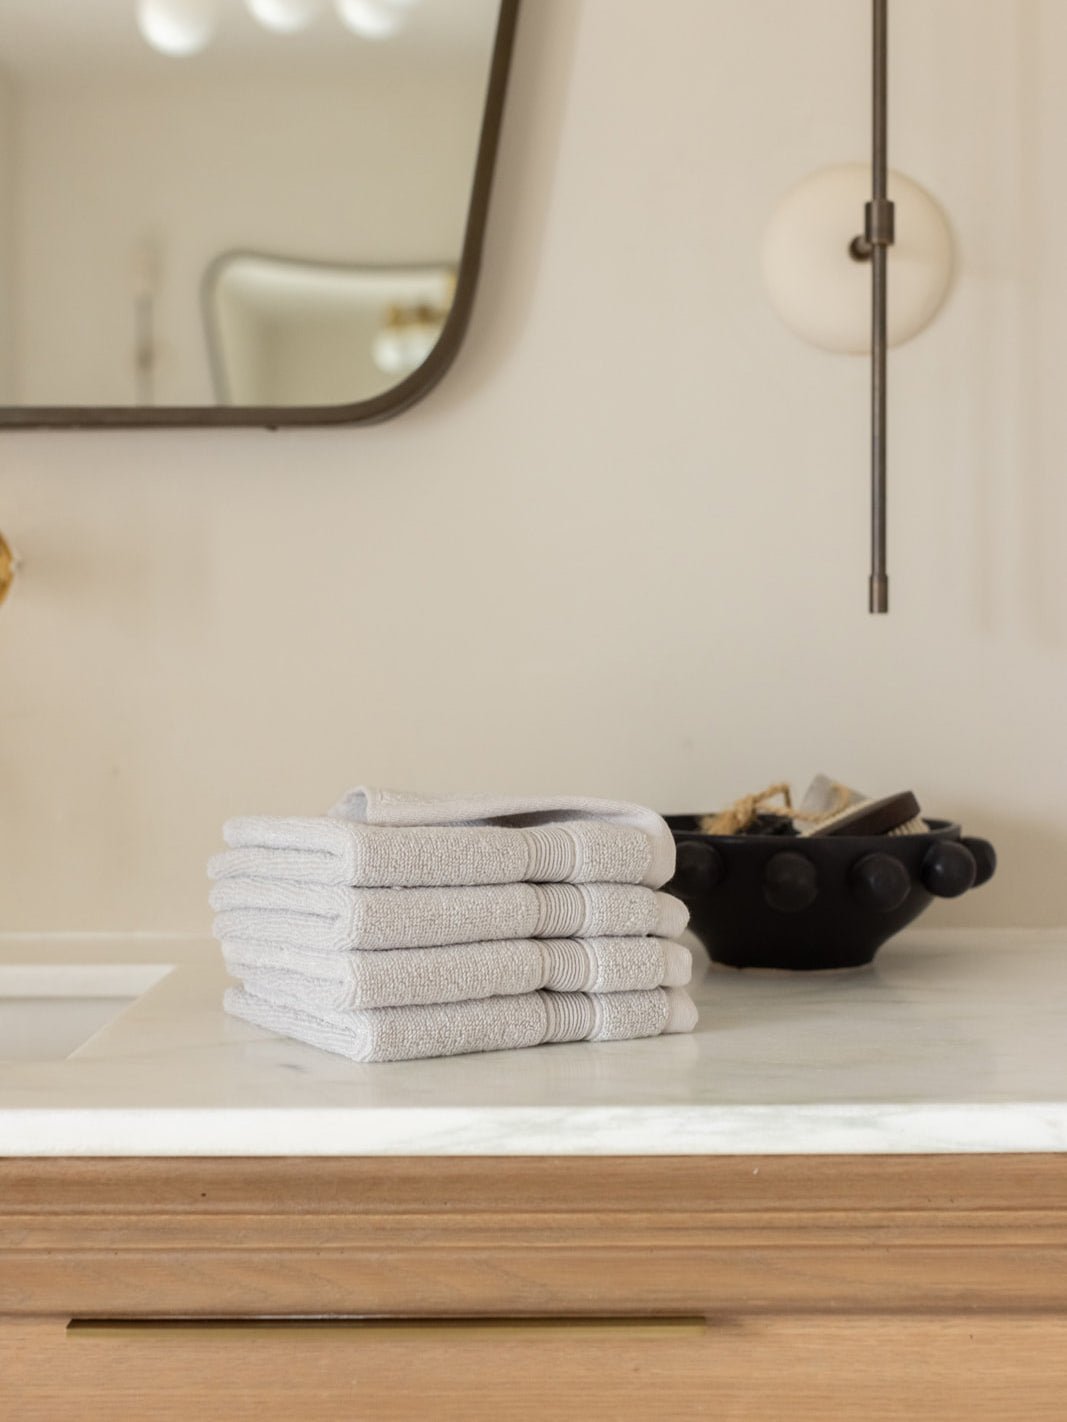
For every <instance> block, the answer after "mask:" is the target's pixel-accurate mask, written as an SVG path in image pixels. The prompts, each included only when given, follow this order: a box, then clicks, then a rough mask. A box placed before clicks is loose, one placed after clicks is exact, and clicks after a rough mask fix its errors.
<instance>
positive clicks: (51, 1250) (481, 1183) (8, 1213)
mask: <svg viewBox="0 0 1067 1422" xmlns="http://www.w3.org/2000/svg"><path fill="white" fill-rule="evenodd" d="M965 1309H997V1310H1000V1311H1016V1312H1032V1311H1034V1310H1055V1309H1067V1163H1065V1161H1064V1159H1063V1158H1062V1157H1055V1156H1038V1157H1004V1156H985V1157H959V1158H950V1157H882V1158H871V1157H862V1158H828V1157H821V1158H820V1157H814V1158H812V1157H802V1158H789V1157H782V1158H771V1159H767V1158H760V1159H756V1160H753V1159H751V1158H749V1159H742V1158H710V1159H709V1158H691V1157H684V1158H679V1159H670V1158H652V1159H647V1158H646V1159H602V1158H597V1159H589V1160H586V1159H573V1158H571V1159H563V1160H528V1159H518V1158H514V1157H509V1158H504V1159H496V1160H493V1159H468V1160H438V1159H434V1160H422V1159H419V1160H344V1161H336V1160H313V1159H312V1160H300V1161H279V1160H247V1159H235V1160H211V1161H191V1160H182V1161H165V1160H139V1161H121V1160H111V1161H78V1160H72V1161H42V1162H32V1161H0V1313H6V1314H8V1315H12V1316H16V1315H34V1314H36V1315H40V1314H61V1313H62V1314H68V1315H69V1314H74V1313H78V1314H84V1315H93V1314H97V1315H99V1314H121V1315H129V1316H138V1315H144V1314H151V1315H159V1314H201V1313H215V1314H226V1315H235V1316H242V1315H256V1314H277V1313H285V1314H288V1313H293V1314H315V1313H383V1314H398V1313H399V1314H428V1315H435V1316H447V1315H450V1314H471V1313H477V1314H483V1313H484V1314H492V1313H512V1314H529V1313H541V1314H543V1313H561V1314H584V1313H589V1312H611V1313H636V1314H641V1313H646V1312H649V1311H652V1312H656V1313H664V1312H671V1313H690V1312H696V1313H701V1314H707V1313H710V1312H715V1311H722V1310H727V1311H730V1312H740V1313H746V1314H750V1313H758V1312H764V1313H778V1312H786V1311H801V1310H802V1311H809V1312H811V1311H817V1312H834V1311H836V1312H849V1311H854V1310H866V1311H874V1312H882V1313H884V1312H889V1311H898V1312H903V1311H907V1310H927V1311H954V1312H959V1311H961V1310H965Z"/></svg>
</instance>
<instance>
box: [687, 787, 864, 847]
mask: <svg viewBox="0 0 1067 1422" xmlns="http://www.w3.org/2000/svg"><path fill="white" fill-rule="evenodd" d="M850 794H851V791H850V790H849V789H848V786H847V785H839V784H838V783H837V782H836V781H835V782H834V802H835V803H834V804H833V805H832V806H831V807H830V809H828V810H823V811H821V812H820V813H819V814H817V815H812V814H808V813H807V812H806V811H803V810H794V809H793V795H792V792H791V790H790V788H789V784H788V782H787V781H785V780H782V781H780V782H779V783H778V784H777V785H768V786H767V788H766V790H761V791H760V792H759V794H757V795H742V796H741V798H740V800H735V801H734V803H733V804H732V805H728V806H727V807H726V809H725V810H720V811H719V812H718V813H717V814H714V815H701V816H700V829H701V831H702V832H703V833H704V834H741V833H742V832H743V831H744V830H746V829H748V827H749V825H750V824H751V823H752V821H753V820H754V819H755V818H756V816H757V815H758V814H759V812H760V810H761V809H765V808H766V807H767V805H768V802H769V801H771V800H776V799H778V798H779V797H781V799H782V801H783V804H782V806H781V808H780V811H779V812H780V813H782V814H784V815H785V816H787V817H788V818H789V819H791V820H804V821H805V822H808V823H811V824H818V823H820V822H821V821H822V820H828V819H829V818H830V816H831V815H836V814H838V813H839V812H840V811H841V810H843V809H844V808H845V806H846V805H847V804H848V802H849V797H850Z"/></svg>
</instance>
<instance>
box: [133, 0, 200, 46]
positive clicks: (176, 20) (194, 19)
mask: <svg viewBox="0 0 1067 1422" xmlns="http://www.w3.org/2000/svg"><path fill="white" fill-rule="evenodd" d="M216 20H217V14H216V0H137V27H138V29H139V30H140V31H141V34H142V35H143V37H144V38H145V39H146V40H147V42H148V43H149V44H150V45H151V46H152V48H153V49H158V50H159V52H160V54H169V55H174V56H175V57H179V58H181V57H184V56H185V55H188V54H196V53H198V51H200V50H202V49H203V48H204V46H205V45H206V44H207V43H208V41H209V40H210V39H211V36H212V35H213V34H214V33H215V24H216Z"/></svg>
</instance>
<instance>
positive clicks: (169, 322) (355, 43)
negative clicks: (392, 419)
mask: <svg viewBox="0 0 1067 1422" xmlns="http://www.w3.org/2000/svg"><path fill="white" fill-rule="evenodd" d="M502 8H503V10H504V11H505V12H507V11H509V10H511V11H513V9H514V5H513V4H509V3H507V0H505V3H504V5H503V7H502V4H501V0H78V3H72V0H4V3H3V5H2V7H0V405H6V406H12V407H40V406H49V407H60V406H62V407H112V408H115V407H129V408H130V409H141V410H156V409H159V408H161V407H168V408H173V407H210V406H224V407H226V408H228V409H231V410H232V409H237V408H239V407H242V406H261V407H265V406H272V407H273V406H318V405H322V406H348V405H352V404H354V403H355V402H361V401H365V400H372V399H375V398H376V397H381V396H382V395H383V394H384V393H385V392H387V391H388V390H390V389H391V388H392V387H395V386H397V385H399V384H400V383H401V382H403V381H405V380H407V379H408V378H409V377H411V375H412V372H413V371H415V370H417V369H418V368H419V367H420V366H421V364H422V363H423V362H424V361H425V360H426V358H427V356H428V355H429V354H430V352H432V351H433V350H434V348H435V346H436V345H437V343H438V341H439V339H440V336H441V332H442V329H443V328H444V326H445V322H446V319H447V317H448V313H449V309H450V307H451V304H452V301H453V296H454V294H455V293H456V290H457V273H459V274H460V288H459V289H460V292H461V293H462V291H463V283H464V277H463V273H462V270H461V266H462V264H461V258H462V255H463V249H464V236H465V231H466V227H467V219H468V209H469V207H470V205H471V198H472V185H473V183H474V178H475V172H476V164H477V163H478V158H479V141H480V136H481V132H482V125H483V119H484V118H485V117H486V106H487V93H488V92H489V88H490V79H491V77H492V76H493V73H494V65H496V66H499V65H500V53H499V50H498V51H497V52H496V55H495V56H494V44H495V42H496V40H497V31H498V23H500V22H501V11H502ZM501 29H503V25H501ZM508 38H510V35H509V36H508ZM504 65H505V66H506V56H505V57H504ZM500 83H501V84H502V80H501V81H500ZM493 137H494V139H495V134H494V135H493ZM267 254H276V255H273V256H271V255H267ZM404 403H408V401H405V402H404ZM4 413H5V415H6V416H7V418H6V420H5V422H7V423H12V422H13V421H12V419H11V415H12V413H13V412H11V411H8V412H4Z"/></svg>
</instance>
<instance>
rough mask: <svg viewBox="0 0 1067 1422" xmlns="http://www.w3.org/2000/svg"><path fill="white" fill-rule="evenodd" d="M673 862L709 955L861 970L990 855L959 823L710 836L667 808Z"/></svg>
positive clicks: (731, 962)
mask: <svg viewBox="0 0 1067 1422" xmlns="http://www.w3.org/2000/svg"><path fill="white" fill-rule="evenodd" d="M667 823H668V824H669V825H670V827H671V830H672V832H673V834H674V838H675V843H676V845H677V849H678V864H677V868H676V870H675V875H674V878H673V879H672V880H671V882H670V883H669V884H667V885H666V890H667V892H668V893H671V894H676V895H677V897H678V898H680V899H682V900H683V901H684V902H685V904H686V905H687V907H688V909H689V914H690V922H689V926H690V928H691V929H692V930H693V932H694V933H695V934H696V936H697V937H698V938H699V939H700V940H701V942H702V943H703V944H704V946H705V947H706V948H707V950H708V953H709V954H710V956H711V958H712V960H713V961H714V962H716V963H724V964H727V965H728V966H730V967H734V968H786V969H790V970H794V971H811V970H818V969H827V968H858V967H862V966H864V965H865V964H867V963H870V962H871V961H872V959H873V958H874V955H875V954H876V953H877V951H878V949H879V948H880V947H881V946H882V944H883V943H885V942H886V941H887V940H888V939H890V938H892V937H893V935H894V934H896V933H899V932H900V930H901V929H902V928H906V927H907V925H908V924H909V923H913V922H914V921H915V919H917V918H918V917H919V915H920V914H921V913H922V912H923V910H924V909H926V908H927V907H928V906H929V905H930V904H931V903H932V902H933V900H934V899H935V898H956V897H958V896H959V895H960V894H964V893H966V892H967V891H968V890H969V889H971V888H974V887H977V886H978V885H980V884H984V883H987V882H988V881H989V880H990V879H991V878H992V877H993V874H994V871H995V869H996V853H995V851H994V849H993V846H992V845H991V844H990V843H989V842H988V840H984V839H976V838H973V837H964V836H963V834H962V833H961V831H960V827H959V825H956V824H953V823H951V822H950V821H948V820H931V819H927V821H926V824H927V827H928V828H927V832H926V833H925V834H903V835H848V834H840V835H813V836H811V837H805V836H797V837H786V836H782V835H774V834H748V835H712V834H704V833H703V832H702V831H701V830H700V829H699V828H698V826H699V823H700V821H699V818H698V817H697V816H696V815H668V816H667Z"/></svg>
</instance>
